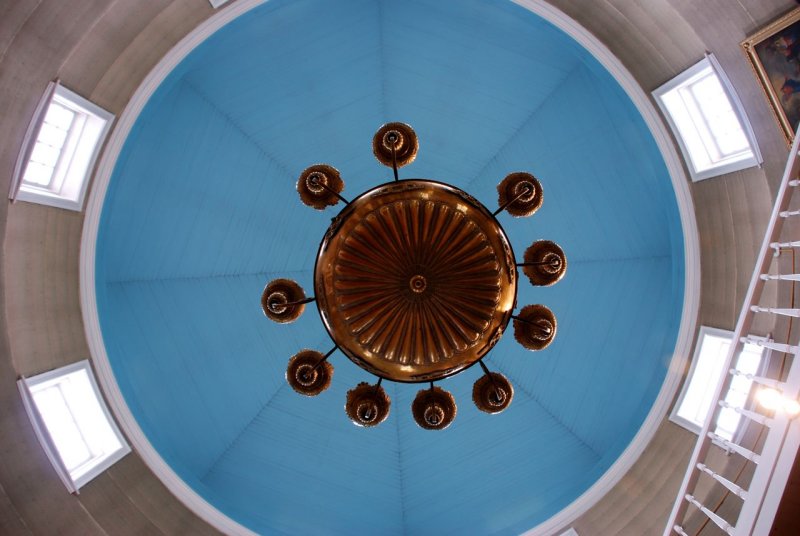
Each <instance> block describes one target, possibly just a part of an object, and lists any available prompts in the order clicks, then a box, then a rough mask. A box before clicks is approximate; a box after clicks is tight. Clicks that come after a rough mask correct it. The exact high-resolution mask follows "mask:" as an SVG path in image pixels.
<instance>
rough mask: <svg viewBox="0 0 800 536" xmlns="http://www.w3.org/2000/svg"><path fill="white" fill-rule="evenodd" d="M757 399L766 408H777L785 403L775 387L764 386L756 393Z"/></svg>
mask: <svg viewBox="0 0 800 536" xmlns="http://www.w3.org/2000/svg"><path fill="white" fill-rule="evenodd" d="M756 400H758V403H759V404H761V406H762V407H763V408H764V409H770V410H773V411H774V410H777V409H778V408H780V407H781V406H782V405H783V397H782V396H781V394H780V392H778V391H777V390H775V389H770V388H762V389H759V391H758V393H757V394H756Z"/></svg>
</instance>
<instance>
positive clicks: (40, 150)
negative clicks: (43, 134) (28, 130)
mask: <svg viewBox="0 0 800 536" xmlns="http://www.w3.org/2000/svg"><path fill="white" fill-rule="evenodd" d="M60 154H61V151H59V150H58V149H56V148H55V147H51V146H49V145H45V144H44V143H40V142H38V141H37V142H36V145H34V147H33V152H32V153H31V161H32V162H38V163H40V164H44V165H46V166H50V167H55V166H56V164H57V163H58V156H59V155H60Z"/></svg>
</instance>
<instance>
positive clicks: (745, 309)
mask: <svg viewBox="0 0 800 536" xmlns="http://www.w3.org/2000/svg"><path fill="white" fill-rule="evenodd" d="M798 151H800V128H798V131H797V132H796V133H795V137H794V143H793V144H792V148H791V150H790V153H789V155H790V156H789V158H788V160H787V162H786V167H785V169H784V173H783V178H782V180H781V184H780V187H779V188H778V194H777V196H776V198H775V205H774V206H773V209H772V214H771V216H770V219H769V223H768V224H767V229H766V231H765V233H764V234H765V236H764V241H763V243H762V245H761V250H760V252H759V255H758V257H757V260H756V265H755V268H754V270H753V276H752V278H751V279H750V285H749V287H748V289H747V294H746V295H745V299H744V304H743V306H742V310H741V312H740V314H739V319H738V321H737V322H736V329H735V330H734V334H733V342H732V344H731V345H730V348H729V349H728V355H727V356H726V358H725V364H724V366H723V368H722V370H729V369H731V368H733V367H732V365H733V362H734V356H736V355H738V354H739V352H740V351H741V350H742V347H743V344H744V342H743V340H745V341H747V342H751V341H750V340H748V339H745V335H747V334H748V333H749V332H750V328H751V326H752V322H753V316H754V315H755V312H754V311H753V310H752V307H753V306H757V305H758V300H759V298H760V296H761V293H762V291H763V288H764V284H765V282H766V280H767V279H773V278H772V277H771V276H768V275H767V276H766V277H762V274H765V275H766V274H768V272H769V266H770V264H771V263H772V261H773V259H774V255H773V251H772V249H773V244H776V243H778V241H779V238H780V234H781V230H782V227H783V223H784V221H785V218H782V217H780V215H781V212H785V211H787V210H788V208H789V203H790V201H791V198H792V194H793V192H792V191H791V190H790V188H791V187H793V186H796V185H798V184H800V183H798V182H797V177H798V176H800V159H798ZM775 279H786V277H785V276H784V277H783V278H775ZM752 342H753V343H755V344H758V345H759V346H768V347H770V348H773V347H775V348H776V349H778V348H777V346H778V345H776V344H775V343H772V344H770V345H768V344H765V343H764V342H763V341H762V342H760V343H759V342H758V341H752ZM780 346H781V348H783V346H784V345H780ZM785 346H787V348H785V349H784V350H783V351H791V352H793V353H797V350H798V349H797V347H789V346H788V345H785ZM795 361H798V360H797V359H795ZM798 368H800V366H799V367H798ZM799 373H800V372H799ZM730 382H731V375H729V374H723V375H722V377H721V378H720V379H719V381H718V382H717V387H716V389H715V391H714V397H713V400H714V401H715V403H714V404H713V405H712V410H711V411H709V414H708V416H707V417H706V420H705V423H704V424H703V428H702V430H701V431H700V434H699V436H698V440H697V443H696V445H695V448H694V451H693V452H692V456H691V458H690V460H689V467H688V468H687V470H686V474H685V475H684V478H683V482H682V483H681V487H680V490H679V491H678V495H677V498H676V500H675V503H674V505H673V508H672V512H671V513H670V516H669V519H668V520H667V525H666V527H665V529H664V536H669V535H670V533H671V532H672V531H673V530H675V527H679V526H680V525H679V522H680V521H681V520H682V519H683V517H684V516H685V514H686V509H687V504H688V503H687V501H686V500H685V498H687V497H690V496H691V495H690V493H689V491H690V490H692V489H694V487H695V485H696V484H697V480H698V478H699V475H700V471H699V470H698V469H697V464H698V463H699V462H700V461H701V460H704V459H705V456H706V454H707V452H708V449H709V448H710V446H711V444H712V443H711V438H710V437H709V436H714V434H710V431H711V427H712V423H715V422H716V420H717V416H718V415H719V411H720V410H721V408H720V406H719V405H718V403H719V401H720V400H723V399H724V394H725V393H727V391H728V388H729V387H730ZM772 430H773V428H771V429H770V434H772ZM776 433H777V432H776ZM768 441H769V435H768ZM781 444H782V442H781ZM730 445H731V447H732V448H734V444H730ZM736 447H739V446H738V445H736ZM739 448H741V447H739ZM765 449H766V445H765ZM765 449H764V450H762V456H765V461H766V462H767V464H768V465H773V466H774V464H775V461H776V460H775V456H777V453H773V452H771V451H770V452H767V451H766V450H765ZM748 452H749V451H748ZM778 453H779V451H778ZM756 472H757V473H758V472H759V469H757V470H756ZM761 472H762V473H763V472H764V471H761ZM771 474H772V472H771V471H769V474H767V475H766V476H765V477H764V478H765V479H766V482H767V484H768V483H769V481H770V476H771ZM754 481H755V476H754ZM751 489H753V485H752V484H751ZM766 489H767V488H766V487H764V490H766ZM763 494H764V491H761V497H757V496H756V494H755V493H753V494H752V495H753V496H752V499H751V500H750V501H747V502H746V503H745V505H744V506H743V508H742V513H744V511H745V510H746V509H747V508H748V504H750V505H752V504H753V502H754V501H757V502H758V505H757V506H758V508H757V509H756V510H755V512H756V513H755V515H753V516H752V521H753V523H749V521H748V523H746V525H747V524H749V526H750V529H752V526H753V524H754V523H755V519H756V518H757V517H758V513H757V512H758V509H759V508H760V505H761V502H762V501H763ZM748 511H749V510H748ZM741 518H742V514H740V519H741ZM742 529H743V531H742V532H740V531H739V530H738V529H737V531H736V534H750V532H748V530H750V529H746V528H744V526H743V527H742Z"/></svg>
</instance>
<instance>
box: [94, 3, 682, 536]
mask: <svg viewBox="0 0 800 536" xmlns="http://www.w3.org/2000/svg"><path fill="white" fill-rule="evenodd" d="M390 120H402V121H405V122H408V123H410V124H412V125H413V126H414V128H415V129H416V130H417V132H418V133H419V135H420V139H421V150H420V154H419V156H418V158H417V160H416V162H415V163H414V164H412V165H410V166H408V167H407V168H404V169H403V170H402V175H403V176H404V177H411V176H421V177H429V178H434V179H437V180H442V181H445V182H449V183H452V184H454V185H456V186H459V187H461V188H464V189H466V190H468V191H469V192H470V193H472V194H473V195H475V196H476V197H478V198H479V199H481V200H483V201H484V203H486V204H487V205H492V204H493V203H495V202H496V200H495V197H496V191H495V186H496V184H497V182H499V180H500V179H501V178H502V177H503V176H505V174H507V173H508V172H511V171H517V170H522V169H524V170H531V171H532V172H534V173H535V174H536V175H537V176H539V177H540V178H541V179H542V181H543V183H544V188H545V205H544V207H543V208H542V210H541V211H540V212H539V213H537V214H536V215H535V216H534V217H533V218H531V219H529V220H512V219H511V218H510V217H506V220H507V221H506V224H505V225H506V230H507V232H508V234H509V236H510V238H511V241H512V243H513V244H514V245H515V246H516V247H517V249H523V248H524V247H526V246H527V245H528V244H529V243H530V242H532V241H533V240H535V239H538V238H551V239H553V240H555V241H556V242H558V243H560V244H561V245H562V246H563V247H564V248H565V250H566V251H567V252H568V255H569V260H570V268H569V273H568V276H567V278H566V279H565V280H564V281H563V282H562V283H560V284H559V285H557V286H556V287H552V288H546V289H531V288H530V287H528V286H527V285H523V288H522V290H521V292H520V297H519V301H520V304H525V303H539V302H541V303H546V304H547V305H549V306H550V307H551V308H552V309H553V310H554V311H555V312H556V314H557V316H558V317H559V320H560V334H559V338H558V340H557V342H556V343H555V344H554V345H553V346H551V348H550V349H548V350H547V351H545V352H541V353H539V354H529V353H528V352H525V351H524V350H522V349H520V348H519V347H518V346H516V344H515V343H514V341H513V339H512V338H511V337H506V338H505V339H504V340H503V341H501V343H500V344H499V345H498V347H497V348H496V349H495V350H494V351H493V352H492V354H491V355H490V357H489V365H490V367H493V368H496V369H498V370H500V371H501V372H503V373H504V374H506V375H507V376H509V377H510V379H511V380H512V382H513V383H514V385H515V387H516V389H517V395H516V399H515V402H514V405H513V406H512V408H511V409H509V411H507V412H506V413H504V414H502V415H499V416H495V417H486V416H483V415H480V414H478V411H477V410H476V409H475V408H474V407H473V406H472V405H471V403H470V390H471V384H472V382H474V381H475V380H476V379H477V378H478V376H479V373H478V372H477V371H469V372H467V373H465V374H463V375H461V376H459V377H456V378H454V379H451V380H447V381H444V382H443V383H442V386H443V387H445V388H446V389H448V390H450V391H452V392H453V393H454V394H455V395H456V398H457V400H458V401H459V402H460V406H459V416H458V419H457V420H456V422H455V423H454V424H453V426H452V427H451V428H450V429H448V430H447V431H445V432H442V433H438V434H432V433H426V432H423V431H421V430H419V429H417V428H416V425H415V424H414V423H413V420H412V419H411V416H410V412H409V411H408V408H409V406H410V402H411V399H412V398H413V396H414V394H415V393H416V389H415V388H414V387H413V386H406V385H397V386H392V387H390V388H389V394H390V395H391V396H392V398H393V413H392V415H391V417H390V419H389V421H388V422H387V423H385V424H384V425H383V426H381V427H380V428H378V429H376V430H361V429H356V428H355V427H353V426H352V425H351V424H350V423H349V422H347V420H346V417H345V416H344V415H343V412H342V409H341V408H342V405H343V402H344V393H345V392H346V390H347V389H349V388H351V387H352V386H354V385H355V384H356V383H358V382H359V381H368V380H369V377H368V376H367V375H366V374H365V373H363V372H362V371H361V370H360V369H358V368H357V367H355V366H353V365H352V364H350V363H349V362H347V361H346V360H345V359H344V358H343V357H341V358H338V359H336V360H335V361H334V364H335V366H336V374H335V378H334V384H333V387H332V388H331V389H330V390H329V391H327V392H326V393H324V394H323V395H322V396H320V397H319V398H317V399H311V400H309V399H305V398H302V397H299V396H298V395H296V394H295V393H293V392H292V391H291V389H289V388H288V387H287V386H285V382H284V380H283V369H284V367H285V363H286V360H287V359H288V357H289V356H290V355H292V354H293V353H295V352H296V351H298V350H299V349H301V348H304V347H310V348H315V349H320V350H324V349H325V348H326V347H327V346H329V343H328V341H327V340H326V337H325V334H324V330H323V328H322V326H321V325H319V321H318V319H317V318H316V317H315V315H313V314H306V316H305V317H304V318H302V319H301V320H300V321H299V322H297V323H296V324H293V325H291V326H278V325H272V324H270V323H268V322H267V321H266V320H265V319H264V318H263V315H262V314H261V312H260V310H259V303H258V297H259V295H260V289H261V287H263V285H264V284H265V282H266V281H267V280H269V279H271V278H274V277H281V276H289V277H292V278H294V279H297V280H298V281H299V282H300V283H301V284H302V285H303V286H305V287H306V288H311V270H312V269H313V261H314V255H315V252H316V246H317V244H318V241H319V239H320V238H321V236H322V233H323V232H324V230H325V228H326V227H327V223H326V222H327V220H328V219H329V218H330V217H331V215H332V212H325V213H322V212H314V211H312V210H311V209H307V208H306V207H304V206H302V205H301V204H300V203H299V201H298V199H297V196H296V192H295V190H294V182H295V180H296V176H297V174H299V172H300V171H301V170H302V169H303V168H304V167H306V166H307V165H309V164H311V163H315V162H328V163H331V164H333V165H335V166H336V167H338V168H339V169H340V171H341V172H342V175H343V177H344V179H345V183H346V193H349V194H350V195H351V197H352V196H354V195H355V194H356V193H358V192H360V191H363V190H365V189H366V188H368V187H370V186H371V185H374V184H377V183H378V182H382V181H384V180H386V179H388V178H389V175H388V172H387V170H386V168H381V167H380V166H379V165H378V164H377V163H376V162H375V161H374V158H373V157H372V155H371V151H370V147H369V143H370V139H371V135H372V132H374V130H375V129H376V128H377V126H379V125H380V124H382V123H384V122H387V121H390ZM96 262H97V263H96V291H97V304H98V309H99V313H100V320H101V327H102V332H103V340H104V342H105V347H106V351H107V353H108V356H109V360H110V362H111V365H112V368H113V370H114V374H115V377H116V380H117V383H118V385H119V387H120V389H121V391H122V393H123V395H124V397H125V401H126V403H127V405H128V407H129V408H130V410H131V411H132V413H133V415H134V417H135V418H136V420H137V422H138V424H139V426H140V427H141V429H142V431H143V432H144V433H145V435H146V436H147V439H148V440H149V442H150V443H151V444H152V445H153V446H154V447H155V449H156V450H157V451H158V453H159V455H160V456H161V457H162V458H163V459H164V460H165V461H166V462H167V463H168V464H169V466H170V467H171V468H172V469H173V470H174V471H175V472H176V473H177V474H178V475H179V476H180V477H181V478H182V479H183V480H184V481H185V482H186V483H188V484H189V485H190V486H191V487H192V488H193V489H194V491H195V492H197V493H198V494H199V495H200V496H202V497H203V498H204V499H206V500H207V501H208V502H210V503H211V504H213V505H214V506H215V507H216V508H218V509H219V510H221V511H222V512H224V513H225V514H227V515H228V516H230V517H232V518H233V519H235V520H236V521H238V522H240V523H242V524H243V525H245V526H247V527H250V528H251V529H253V530H256V531H259V532H288V533H301V532H308V531H318V530H320V527H322V530H329V531H331V532H334V533H336V532H343V531H351V532H352V531H365V532H372V533H375V532H379V533H394V532H398V533H400V532H404V531H406V532H411V533H420V532H426V531H431V532H433V531H436V532H450V533H455V532H464V531H469V530H478V531H479V532H483V533H514V532H520V531H523V530H526V529H528V528H531V527H533V526H535V525H537V524H539V523H541V522H543V521H545V520H546V519H548V518H549V517H551V516H552V515H554V514H555V513H557V512H558V511H559V510H561V509H562V508H564V507H565V506H567V505H568V504H570V503H571V502H572V501H573V500H575V499H576V498H577V497H578V496H580V495H581V494H582V493H583V492H584V491H586V490H587V489H588V488H589V487H590V486H591V485H592V484H593V483H594V482H595V481H596V480H597V479H598V478H599V477H600V476H601V475H603V473H605V471H606V470H607V469H608V468H609V467H610V466H611V465H612V464H613V462H614V461H615V460H616V459H617V458H618V457H619V455H620V454H621V453H622V451H623V450H624V449H625V448H626V447H627V446H628V444H629V443H630V441H631V439H632V438H633V436H634V435H635V434H636V432H637V431H638V430H639V428H640V426H641V425H642V423H643V421H644V419H645V417H646V416H647V414H648V411H649V409H650V407H651V405H652V404H653V402H654V400H655V398H656V396H657V395H658V393H659V391H660V388H661V384H662V382H663V380H664V377H665V374H666V372H667V368H668V364H669V361H670V360H671V358H672V355H673V352H674V349H675V343H676V338H677V332H678V327H679V323H680V320H681V311H682V307H683V295H684V287H683V281H684V257H683V233H682V229H681V222H680V216H679V212H678V208H677V204H676V200H675V194H674V192H673V190H672V182H671V180H670V176H669V174H668V172H667V168H666V166H665V164H664V161H663V159H662V156H661V154H660V152H659V150H658V147H657V145H656V143H655V141H654V140H653V137H652V135H651V134H650V131H649V129H648V127H647V124H646V123H645V122H644V120H643V119H642V117H641V116H640V115H639V112H638V110H637V108H636V107H635V106H634V105H633V103H632V102H631V101H630V99H629V97H628V96H627V95H626V93H625V92H624V91H623V90H622V88H621V87H620V86H619V85H618V84H617V82H616V81H615V80H614V78H613V77H612V76H611V75H610V74H609V73H608V72H606V71H605V69H604V68H603V67H602V66H601V65H600V64H599V63H598V62H597V61H596V60H595V59H594V58H593V57H592V56H591V54H589V53H588V52H587V51H586V50H584V49H583V48H582V47H581V46H579V45H578V44H577V43H576V42H575V41H573V40H572V39H571V38H570V37H568V36H567V35H566V34H564V33H563V32H561V31H560V30H558V29H556V28H554V27H553V26H551V25H550V24H549V23H548V22H546V21H544V20H543V19H541V18H539V17H537V16H536V15H534V14H533V13H531V12H529V11H527V10H525V9H522V8H521V7H519V6H516V5H513V4H511V3H507V4H498V3H494V2H487V1H473V2H469V3H459V4H455V3H441V2H414V3H404V4H402V5H397V4H394V3H390V2H372V1H369V2H367V1H364V2H350V3H348V4H346V5H335V6H333V5H330V4H329V3H326V2H320V1H313V0H308V1H306V0H300V1H292V2H288V1H280V0H273V1H270V2H268V3H266V4H264V5H262V6H260V7H257V8H255V9H254V10H252V11H250V12H248V13H247V14H245V15H243V16H241V17H240V18H238V19H236V20H235V21H233V22H231V23H229V24H228V25H227V26H225V27H224V28H223V29H222V30H220V31H218V32H217V33H215V34H214V35H213V36H212V37H211V38H209V39H208V40H207V41H205V42H204V43H203V44H202V45H200V46H199V47H197V49H196V50H195V51H194V52H192V53H191V54H190V55H189V56H188V57H187V58H186V59H185V60H184V61H183V62H182V63H181V64H180V65H179V66H178V67H177V68H176V69H175V70H174V71H173V72H172V73H171V74H170V75H169V76H168V77H167V78H166V79H165V80H164V82H163V83H162V84H161V86H160V87H159V88H158V90H157V91H156V92H155V93H154V94H153V96H152V97H151V99H150V101H149V102H148V104H147V106H146V107H145V108H144V110H143V111H142V113H141V114H140V115H139V117H138V120H137V122H136V124H135V125H134V127H133V128H132V130H131V132H130V134H129V136H128V138H127V141H126V143H125V146H124V147H123V149H122V151H121V153H120V155H119V159H118V161H117V164H116V167H115V170H114V174H113V176H112V178H111V181H110V184H109V186H108V191H107V193H106V197H105V201H104V204H103V214H102V219H101V222H100V230H99V233H98V237H97V256H96ZM310 505H313V509H314V511H315V515H314V516H313V517H309V516H308V515H307V512H308V509H309V508H310V507H311V506H310ZM355 511H357V513H355ZM354 513H355V515H354Z"/></svg>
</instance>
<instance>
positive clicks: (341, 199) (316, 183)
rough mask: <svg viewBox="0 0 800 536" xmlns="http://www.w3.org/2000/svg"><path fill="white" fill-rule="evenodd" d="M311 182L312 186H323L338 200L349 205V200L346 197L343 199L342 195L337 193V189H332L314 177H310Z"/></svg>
mask: <svg viewBox="0 0 800 536" xmlns="http://www.w3.org/2000/svg"><path fill="white" fill-rule="evenodd" d="M311 183H312V184H313V185H314V186H320V187H322V188H325V189H326V190H328V191H329V192H330V193H332V194H333V195H335V196H336V197H337V198H338V199H339V201H342V202H343V203H344V204H345V205H349V204H350V201H348V200H347V199H345V198H344V197H342V196H341V195H339V192H337V191H336V190H334V189H333V188H330V187H329V186H328V185H327V184H325V183H324V182H322V181H320V180H319V179H317V178H316V177H311Z"/></svg>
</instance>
